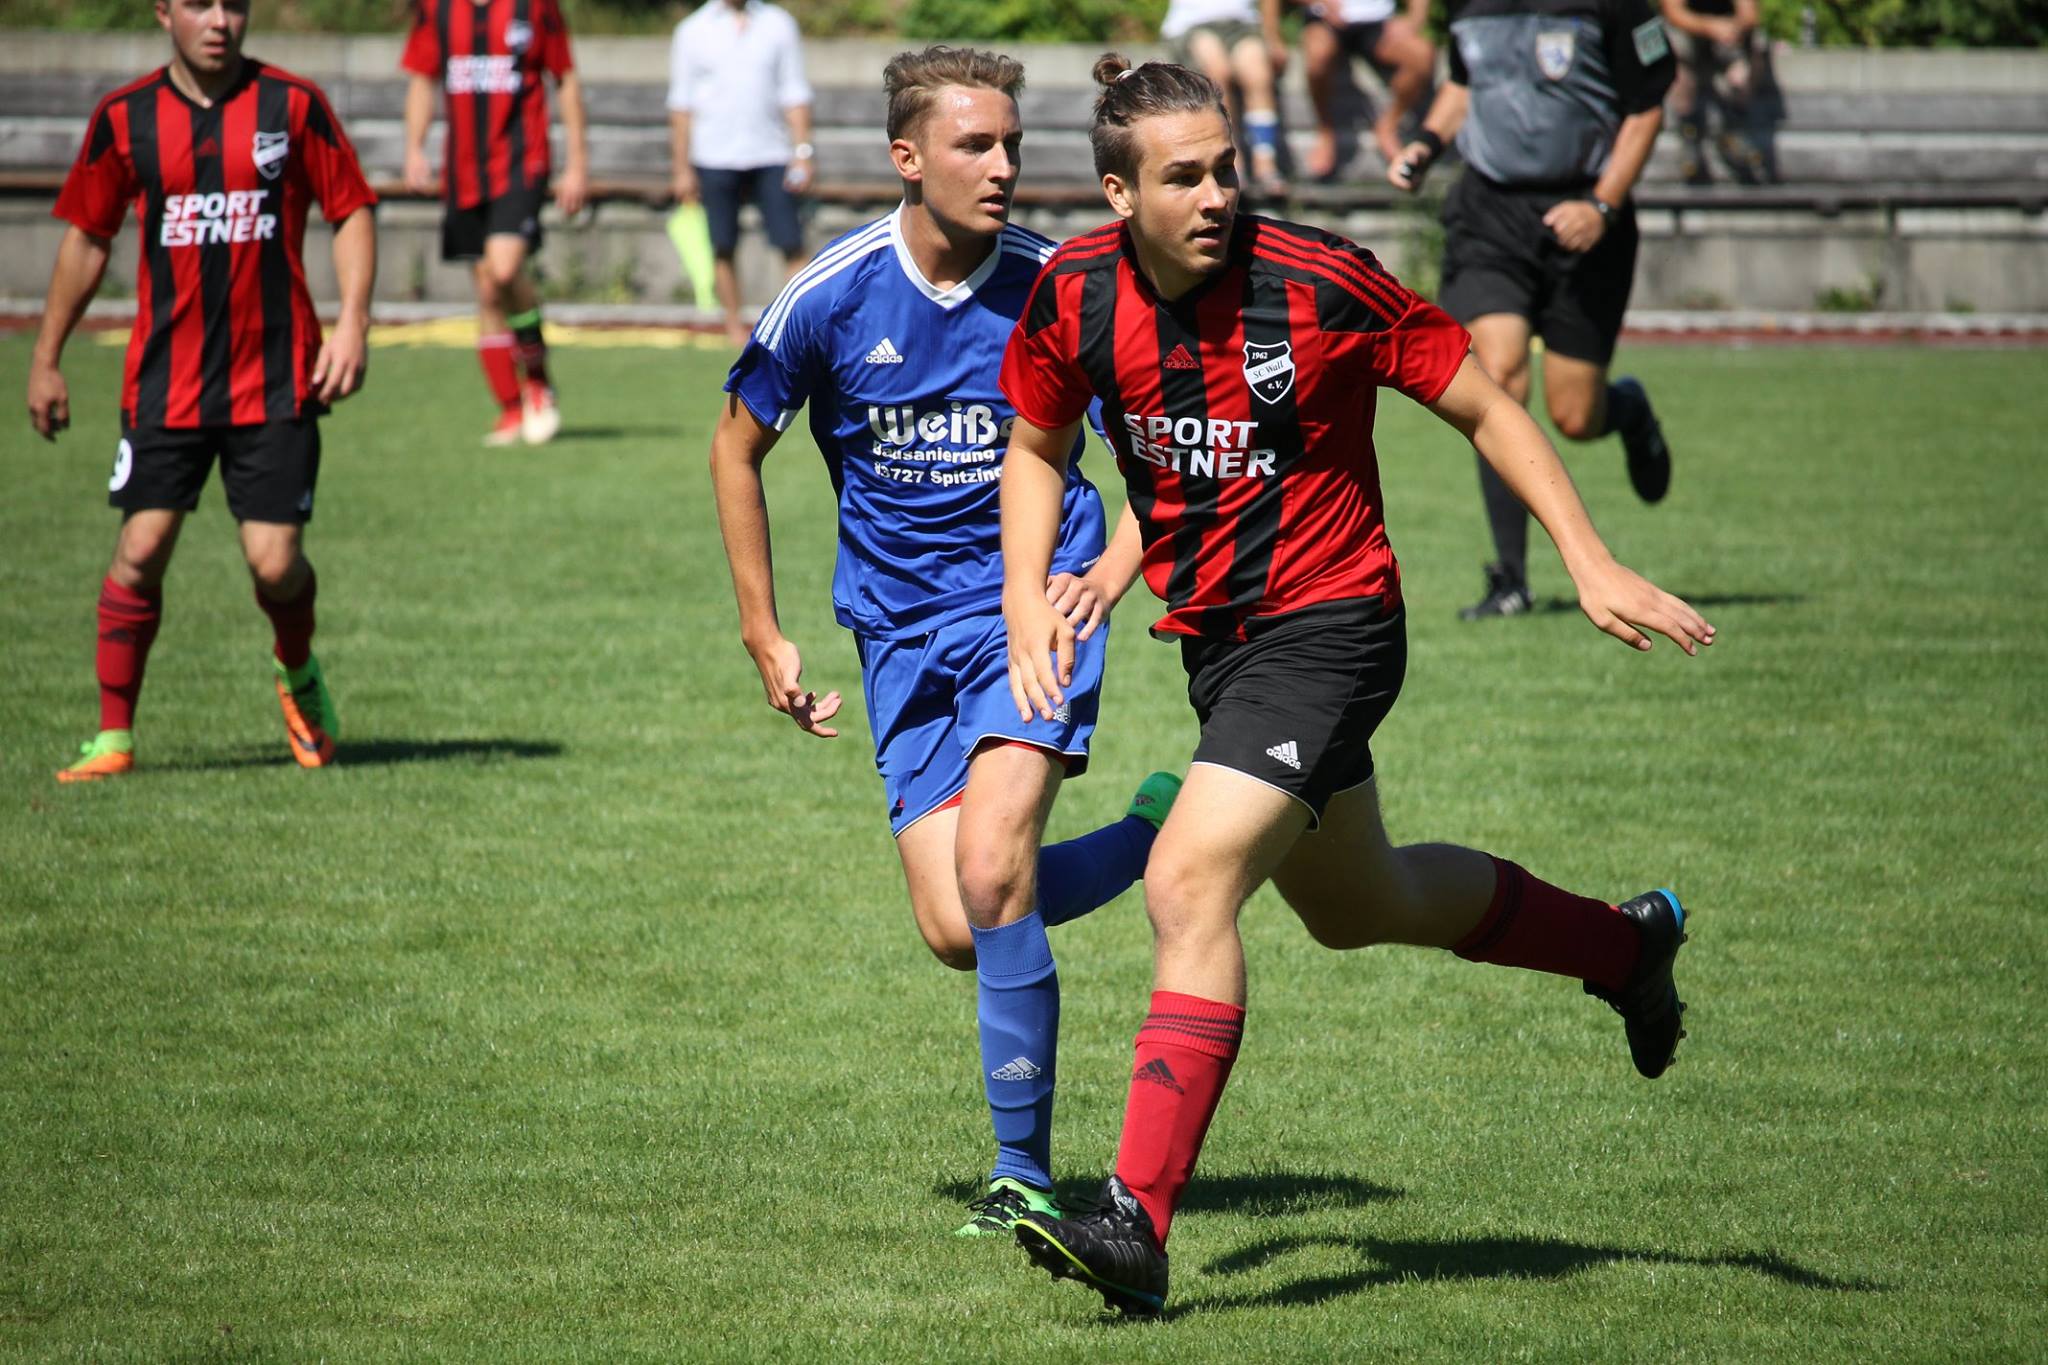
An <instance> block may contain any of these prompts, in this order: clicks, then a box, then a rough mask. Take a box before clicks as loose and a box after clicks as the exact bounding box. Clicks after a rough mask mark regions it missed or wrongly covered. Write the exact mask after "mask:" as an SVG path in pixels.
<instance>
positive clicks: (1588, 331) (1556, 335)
mask: <svg viewBox="0 0 2048 1365" xmlns="http://www.w3.org/2000/svg"><path fill="white" fill-rule="evenodd" d="M1590 193H1592V191H1591V189H1590V188H1587V189H1584V190H1574V191H1560V190H1556V189H1547V190H1524V189H1514V188H1510V187H1507V186H1503V185H1496V184H1494V183H1493V182H1492V181H1490V180H1488V179H1487V178H1486V177H1485V176H1483V175H1480V174H1479V173H1478V172H1476V171H1474V170H1472V169H1471V168H1470V167H1469V166H1468V167H1467V168H1466V169H1465V172H1464V174H1462V175H1460V176H1459V177H1458V183H1457V184H1455V185H1453V186H1452V187H1451V192H1450V194H1449V195H1448V196H1447V197H1446V198H1445V200H1444V283H1443V289H1442V291H1441V293H1440V295H1439V297H1438V299H1437V302H1438V303H1439V304H1441V305H1442V307H1443V310H1444V311H1445V312H1446V313H1449V314H1450V315H1451V316H1452V317H1454V318H1456V319H1457V320H1458V321H1459V322H1461V323H1464V324H1465V325H1467V326H1470V325H1471V324H1472V321H1473V319H1475V318H1482V317H1485V316H1486V315H1487V314H1489V313H1513V314H1516V315H1517V316H1520V317H1524V318H1527V319H1528V320H1529V325H1530V327H1531V329H1532V330H1534V331H1535V333H1536V334H1537V335H1538V336H1540V337H1542V338H1543V344H1544V346H1546V347H1547V348H1549V349H1550V350H1553V351H1555V352H1557V353H1558V354H1559V355H1562V356H1569V357H1571V358H1572V359H1574V360H1584V361H1588V362H1590V363H1592V364H1595V365H1603V366H1604V365H1605V364H1607V362H1608V361H1609V360H1611V359H1612V358H1613V357H1614V343H1615V341H1616V339H1617V338H1619V337H1620V336H1621V320H1622V315H1623V314H1625V313H1627V312H1628V295H1629V289H1630V287H1631V286H1632V285H1633V284H1634V283H1635V272H1636V246H1637V242H1638V234H1637V231H1636V214H1635V209H1634V207H1633V206H1632V205H1628V204H1624V205H1622V207H1620V208H1619V209H1617V210H1615V212H1614V215H1613V218H1612V220H1611V221H1610V222H1609V223H1608V225H1607V235H1606V236H1604V237H1602V238H1601V239H1600V241H1599V242H1598V244H1596V245H1595V246H1594V247H1593V249H1592V250H1591V251H1586V252H1577V251H1566V250H1565V249H1564V248H1563V247H1562V246H1559V245H1558V242H1557V237H1556V235H1555V234H1554V233H1552V232H1551V230H1550V229H1549V228H1548V227H1546V226H1544V223H1543V215H1544V214H1545V213H1548V212H1549V211H1550V208H1551V206H1552V205H1554V204H1557V203H1559V202H1561V201H1562V200H1566V199H1583V198H1585V197H1586V196H1587V195H1589V194H1590Z"/></svg>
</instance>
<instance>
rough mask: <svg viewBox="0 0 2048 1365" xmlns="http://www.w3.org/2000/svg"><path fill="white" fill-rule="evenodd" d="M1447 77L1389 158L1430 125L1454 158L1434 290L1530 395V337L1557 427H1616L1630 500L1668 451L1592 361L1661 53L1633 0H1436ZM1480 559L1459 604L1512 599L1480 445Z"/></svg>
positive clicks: (1638, 0) (1656, 23)
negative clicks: (1485, 549)
mask: <svg viewBox="0 0 2048 1365" xmlns="http://www.w3.org/2000/svg"><path fill="white" fill-rule="evenodd" d="M1450 33H1451V44H1450V52H1451V69H1450V80H1449V81H1448V82H1447V83H1446V84H1445V85H1444V86H1443V87H1442V88H1441V89H1440V90H1439V91H1438V93H1437V97H1436V101H1435V103H1434V104H1432V105H1431V106H1430V111H1429V116H1428V118H1427V119H1426V120H1424V124H1423V129H1422V132H1421V133H1420V134H1418V136H1417V138H1416V140H1415V141H1414V142H1411V143H1409V144H1408V146H1407V147H1406V148H1404V149H1403V151H1402V154H1401V156H1400V158H1399V159H1397V160H1396V161H1395V162H1394V163H1393V165H1392V167H1391V168H1390V169H1389V170H1388V173H1387V174H1388V178H1389V179H1390V180H1391V181H1392V182H1393V184H1394V185H1395V187H1396V188H1398V189H1404V190H1411V191H1412V190H1414V189H1416V188H1417V187H1418V186H1419V185H1420V184H1421V183H1422V177H1423V175H1424V173H1425V172H1426V171H1427V170H1428V168H1429V164H1430V162H1432V161H1433V160H1435V159H1436V157H1437V156H1438V154H1439V153H1441V152H1442V151H1443V148H1444V145H1445V143H1446V142H1448V141H1450V140H1451V139H1453V138H1456V139H1457V143H1458V151H1459V153H1460V154H1461V155H1462V156H1463V158H1464V160H1465V165H1466V170H1465V173H1464V174H1463V175H1461V176H1460V177H1459V178H1458V182H1457V184H1456V185H1455V186H1453V187H1452V189H1451V193H1450V195H1449V197H1448V199H1446V201H1445V203H1444V228H1445V243H1444V278H1443V292H1442V297H1441V300H1440V302H1441V303H1442V305H1443V307H1444V309H1445V311H1447V312H1448V313H1450V315H1451V316H1452V317H1454V318H1456V319H1457V320H1458V321H1460V322H1462V323H1464V324H1465V326H1466V327H1467V328H1468V329H1470V331H1471V333H1472V347H1473V350H1474V352H1475V353H1476V354H1477V355H1478V357H1479V363H1480V364H1481V365H1483V366H1485V368H1486V370H1487V372H1488V373H1489V374H1491V375H1492V376H1493V377H1494V379H1495V380H1497V381H1498V382H1499V383H1500V385H1501V387H1502V388H1504V389H1506V390H1507V391H1508V393H1509V394H1511V395H1513V397H1514V398H1515V399H1516V400H1517V401H1518V402H1522V403H1524V404H1526V403H1527V402H1528V400H1529V378H1530V376H1529V342H1530V338H1531V337H1532V336H1541V337H1542V338H1543V346H1544V364H1543V396H1544V399H1545V401H1546V402H1547V403H1548V405H1549V408H1550V419H1551V421H1552V422H1554V423H1556V425H1557V429H1558V431H1559V432H1561V433H1562V434H1563V435H1565V436H1566V437H1568V438H1570V439H1571V440H1574V441H1593V440H1598V439H1600V438H1601V437H1604V436H1607V435H1609V434H1618V435H1619V436H1620V437H1621V439H1622V444H1623V447H1624V449H1625V450H1626V451H1627V454H1628V473H1629V481H1630V482H1631V483H1632V484H1633V485H1634V486H1635V490H1636V492H1637V494H1638V495H1640V496H1641V497H1642V499H1643V501H1645V502H1656V501H1658V500H1659V499H1660V498H1662V497H1663V496H1664V493H1665V490H1666V489H1667V488H1668V487H1669V486H1670V483H1671V452H1670V450H1669V449H1668V448H1667V447H1666V446H1665V444H1664V436H1663V433H1662V431H1661V430H1659V428H1658V425H1657V419H1656V416H1655V414H1653V413H1652V411H1651V409H1650V401H1649V397H1648V395H1647V394H1645V393H1644V392H1643V386H1642V385H1641V384H1640V383H1639V382H1637V381H1636V380H1634V379H1632V378H1628V377H1623V378H1621V379H1618V380H1616V381H1614V382H1613V383H1611V384H1610V383H1609V382H1608V380H1607V364H1608V361H1609V360H1610V359H1612V358H1613V355H1614V342H1615V338H1616V337H1617V336H1618V335H1620V332H1621V319H1622V314H1623V313H1624V312H1625V311H1626V310H1627V308H1628V294H1629V286H1630V284H1631V282H1632V281H1633V278H1634V275H1635V265H1636V241H1637V234H1636V218H1635V210H1634V208H1633V207H1632V206H1631V205H1630V203H1629V191H1630V189H1631V188H1632V187H1633V186H1634V185H1635V183H1636V177H1637V176H1639V175H1640V174H1641V173H1642V169H1643V164H1644V162H1646V161H1647V160H1648V159H1649V156H1650V149H1651V147H1652V146H1653V145H1654V144H1655V142H1656V140H1657V132H1658V130H1659V128H1660V127H1661V126H1662V124H1663V113H1662V110H1661V108H1660V105H1661V103H1662V101H1663V99H1664V92H1665V91H1666V90H1668V89H1669V88H1670V86H1671V82H1672V78H1673V75H1674V73H1675V64H1674V62H1673V60H1672V56H1671V46H1670V43H1669V40H1668V38H1667V36H1666V34H1665V29H1664V25H1663V22H1662V21H1661V20H1660V19H1659V18H1658V17H1657V13H1656V11H1655V10H1654V9H1653V8H1652V6H1651V4H1650V3H1649V0H1452V4H1451V7H1450ZM1479 486H1480V491H1481V492H1482V493H1483V494H1484V496H1485V499H1486V515H1487V520H1488V521H1489V522H1490V523H1491V524H1492V527H1493V542H1494V550H1495V553H1496V556H1497V558H1496V561H1495V562H1494V563H1492V564H1490V565H1488V566H1487V571H1486V572H1487V584H1486V596H1485V597H1484V598H1482V599H1481V600H1480V601H1479V602H1477V603H1475V604H1474V605H1472V606H1470V607H1467V608H1466V609H1465V610H1464V611H1463V612H1462V613H1460V614H1461V615H1463V616H1464V617H1465V618H1466V619H1467V620H1476V619H1478V618H1481V617H1486V616H1512V615H1515V614H1517V613H1519V612H1524V611H1527V610H1528V609H1529V604H1530V599H1529V578H1528V541H1529V515H1528V513H1527V511H1526V510H1524V508H1523V506H1522V504H1521V503H1520V502H1519V501H1518V500H1517V499H1516V497H1515V495H1514V494H1513V493H1511V492H1510V491H1508V487H1507V485H1506V484H1505V483H1503V482H1502V481H1501V478H1500V476H1499V475H1498V474H1495V473H1494V472H1493V470H1492V469H1491V467H1489V466H1488V465H1487V463H1486V462H1485V461H1484V460H1481V461H1480V462H1479Z"/></svg>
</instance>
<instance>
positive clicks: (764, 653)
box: [747, 635, 840, 739]
mask: <svg viewBox="0 0 2048 1365" xmlns="http://www.w3.org/2000/svg"><path fill="white" fill-rule="evenodd" d="M747 648H748V652H749V653H751V654H752V655H753V656H754V667H756V668H758V669H760V670H761V686H762V688H763V689H764V690H765V691H766V692H767V694H768V704H769V705H770V706H772V707H774V708H775V709H776V710H778V711H780V712H782V714H783V715H785V716H788V717H789V718H790V719H791V720H793V721H795V722H796V728H797V729H799V730H801V731H803V732H804V733H805V734H807V735H816V736H817V737H818V738H819V739H837V738H839V732H838V731H837V730H835V729H833V728H832V727H831V726H829V725H827V724H825V722H826V721H828V720H830V719H832V717H834V716H836V715H838V714H839V700H840V699H839V694H838V693H837V692H827V693H826V694H825V695H824V696H822V697H821V696H819V695H818V694H817V693H816V692H811V691H807V690H805V688H804V687H803V682H802V680H803V673H804V661H803V656H802V655H800V654H798V653H797V649H796V645H795V644H794V643H793V642H792V641H790V640H787V639H784V638H783V637H782V636H780V635H778V636H776V637H775V638H774V639H772V640H769V641H768V642H767V643H765V644H763V645H761V646H760V647H758V648H756V647H754V646H752V645H749V646H748V647H747Z"/></svg>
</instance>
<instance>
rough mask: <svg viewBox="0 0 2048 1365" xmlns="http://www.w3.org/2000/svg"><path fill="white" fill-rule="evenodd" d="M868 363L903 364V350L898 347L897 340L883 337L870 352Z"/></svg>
mask: <svg viewBox="0 0 2048 1365" xmlns="http://www.w3.org/2000/svg"><path fill="white" fill-rule="evenodd" d="M867 363H868V364H870V365H901V364H902V363H903V352H901V351H899V350H897V349H896V343H895V342H893V341H891V340H889V338H887V337H883V338H882V339H881V340H880V341H878V342H876V343H875V349H874V350H872V351H869V352H868V354H867Z"/></svg>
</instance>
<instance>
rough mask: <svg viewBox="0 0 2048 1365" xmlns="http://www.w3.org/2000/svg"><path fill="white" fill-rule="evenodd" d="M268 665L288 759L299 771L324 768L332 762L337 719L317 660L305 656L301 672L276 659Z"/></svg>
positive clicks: (337, 729) (339, 731)
mask: <svg viewBox="0 0 2048 1365" xmlns="http://www.w3.org/2000/svg"><path fill="white" fill-rule="evenodd" d="M270 662H271V665H272V666H273V667H275V668H276V669H277V704H278V706H279V707H280V708H282V709H283V711H284V732H285V737H286V738H287V739H289V740H290V741H291V746H292V757H293V758H296V759H297V760H298V761H299V766H300V767H302V768H324V767H326V766H327V765H328V764H330V763H332V762H333V761H334V741H335V739H336V738H337V737H338V736H339V735H340V734H341V718H340V717H339V716H337V715H336V714H335V713H334V698H333V696H332V695H330V694H329V692H328V691H327V679H326V678H325V677H323V676H322V675H321V673H320V660H319V659H317V658H315V657H314V656H313V655H311V654H308V655H307V656H306V665H305V667H303V668H286V667H285V666H284V665H283V664H282V663H280V662H279V661H278V660H276V659H272V660H271V661H270Z"/></svg>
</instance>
